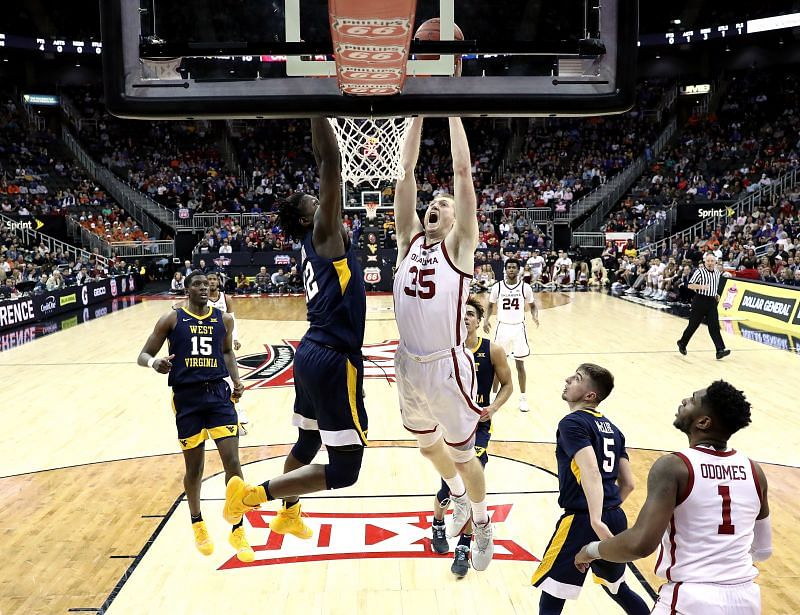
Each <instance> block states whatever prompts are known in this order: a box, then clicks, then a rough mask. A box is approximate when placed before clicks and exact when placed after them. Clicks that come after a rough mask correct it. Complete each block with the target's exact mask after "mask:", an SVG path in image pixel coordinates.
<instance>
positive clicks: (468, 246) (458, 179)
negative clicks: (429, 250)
mask: <svg viewBox="0 0 800 615" xmlns="http://www.w3.org/2000/svg"><path fill="white" fill-rule="evenodd" d="M450 152H451V154H452V156H453V192H454V194H453V196H454V197H455V200H456V222H455V227H454V232H455V239H456V240H457V243H456V245H454V246H453V247H454V248H455V250H454V251H455V252H456V258H458V255H459V254H461V253H462V252H467V253H469V255H470V256H471V255H472V254H473V253H474V252H475V248H477V247H478V216H477V211H478V201H477V198H476V197H475V184H474V183H473V182H472V159H471V157H470V153H469V142H468V141H467V133H466V132H465V131H464V124H462V123H461V118H459V117H451V118H450ZM449 245H450V244H448V246H449Z"/></svg>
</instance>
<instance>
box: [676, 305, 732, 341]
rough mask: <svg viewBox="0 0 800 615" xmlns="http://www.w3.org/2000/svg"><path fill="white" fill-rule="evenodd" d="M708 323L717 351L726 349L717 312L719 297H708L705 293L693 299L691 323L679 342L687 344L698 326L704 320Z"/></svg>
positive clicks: (690, 315) (709, 332)
mask: <svg viewBox="0 0 800 615" xmlns="http://www.w3.org/2000/svg"><path fill="white" fill-rule="evenodd" d="M704 320H705V321H706V324H707V325H708V334H709V335H710V336H711V339H712V340H713V341H714V346H716V347H717V352H719V351H720V350H725V342H723V341H722V335H721V334H720V332H719V314H718V313H717V299H716V297H706V296H704V295H695V296H694V299H692V311H691V312H690V313H689V324H688V325H687V326H686V330H685V331H684V332H683V335H682V336H681V339H680V340H679V343H680V344H681V345H682V346H686V345H687V344H688V343H689V340H690V339H692V336H693V335H694V332H695V331H697V327H699V326H700V324H701V323H702V322H703V321H704Z"/></svg>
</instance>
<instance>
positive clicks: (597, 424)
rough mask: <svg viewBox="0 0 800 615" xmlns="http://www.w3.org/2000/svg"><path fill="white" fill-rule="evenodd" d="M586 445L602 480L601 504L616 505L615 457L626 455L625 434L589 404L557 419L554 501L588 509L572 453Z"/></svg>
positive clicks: (576, 509)
mask: <svg viewBox="0 0 800 615" xmlns="http://www.w3.org/2000/svg"><path fill="white" fill-rule="evenodd" d="M587 446H591V447H592V450H593V451H594V454H595V457H596V459H597V467H598V469H599V470H600V477H601V478H602V481H603V508H612V507H614V506H619V505H620V504H621V503H622V500H621V499H620V496H619V487H618V486H617V476H618V475H619V460H620V459H622V458H625V459H627V458H628V452H627V451H626V450H625V436H623V435H622V432H621V431H620V430H619V429H618V428H617V426H616V425H614V423H612V422H611V421H609V420H608V419H607V418H606V417H605V416H603V415H602V414H601V413H600V412H597V411H595V410H593V409H591V408H584V409H580V410H575V411H574V412H570V413H569V414H568V415H567V416H565V417H564V418H563V419H561V421H560V422H559V423H558V431H556V461H557V462H558V492H559V495H558V505H559V506H561V508H563V509H565V510H568V511H573V512H586V511H588V510H589V505H588V503H587V502H586V496H585V495H584V493H583V487H582V486H581V471H580V468H578V464H577V463H576V461H575V454H576V453H577V452H578V451H579V450H581V449H583V448H585V447H587Z"/></svg>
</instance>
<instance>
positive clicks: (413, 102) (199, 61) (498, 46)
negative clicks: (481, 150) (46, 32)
mask: <svg viewBox="0 0 800 615" xmlns="http://www.w3.org/2000/svg"><path fill="white" fill-rule="evenodd" d="M398 1H399V2H400V3H401V4H402V3H406V4H408V3H409V2H410V5H411V7H412V8H411V13H410V17H409V16H407V18H408V22H407V26H412V27H411V28H410V29H409V28H406V30H407V31H408V32H409V38H410V33H411V32H415V31H416V29H417V28H418V27H419V25H420V24H421V23H423V22H424V21H426V20H428V19H430V18H432V17H438V18H440V20H441V24H442V26H441V33H442V35H441V38H442V40H441V41H416V40H412V41H411V42H410V47H409V48H408V51H406V53H408V56H407V57H408V58H409V59H408V63H407V68H406V74H407V78H405V82H404V84H403V87H402V90H401V91H400V93H397V94H393V95H388V96H379V95H375V96H372V95H361V96H352V95H346V94H344V95H343V94H342V93H341V90H340V87H339V86H338V85H337V79H336V78H335V75H336V63H335V61H334V57H335V56H334V39H333V38H332V35H331V30H332V24H333V23H334V19H333V18H332V17H331V14H330V13H329V9H330V10H335V7H336V6H337V4H338V5H343V4H350V5H358V6H359V7H360V8H361V10H371V9H369V7H370V5H373V6H377V7H378V8H376V9H375V11H376V15H377V14H380V12H381V10H384V13H385V9H386V7H388V6H390V5H391V4H393V3H395V4H396V3H397V2H398ZM329 4H330V6H329ZM599 5H602V6H599ZM637 10H638V6H637V0H604V2H602V3H599V2H596V1H595V0H574V1H569V2H563V0H504V1H503V2H478V0H468V1H466V2H458V3H456V2H455V0H419V1H418V2H413V0H412V1H410V0H384V1H383V2H362V1H361V0H330V2H329V0H302V1H301V0H273V1H271V2H265V1H264V0H193V1H192V2H186V1H185V0H180V1H179V0H102V26H103V45H104V50H103V63H104V74H105V84H106V104H107V106H108V108H109V109H110V110H111V112H112V113H114V114H116V115H120V116H124V117H142V118H254V117H313V116H321V115H324V116H351V117H387V116H410V115H417V114H423V115H431V116H447V115H453V114H458V115H488V116H509V115H524V116H533V115H547V116H552V115H596V114H600V113H616V112H621V111H624V110H626V109H628V108H629V107H630V106H631V105H632V103H633V91H634V81H635V75H634V67H635V56H636V38H637V27H636V24H637ZM453 24H457V25H458V26H459V27H460V28H461V30H462V31H463V33H464V39H465V40H463V41H455V40H453V38H454V37H453V31H454V28H453ZM448 39H449V40H448ZM400 52H401V53H402V52H404V49H403V48H402V47H401V48H400ZM434 53H438V54H439V59H419V58H418V56H419V55H425V56H426V57H430V55H432V54H434ZM454 54H461V55H462V57H463V76H462V77H460V78H457V77H455V76H453V70H454V57H455V55H454ZM422 75H425V76H422Z"/></svg>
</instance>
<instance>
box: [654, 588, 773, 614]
mask: <svg viewBox="0 0 800 615" xmlns="http://www.w3.org/2000/svg"><path fill="white" fill-rule="evenodd" d="M652 612H653V613H654V614H655V615H669V614H677V615H698V614H701V615H761V590H760V589H759V587H758V585H757V584H755V583H753V582H752V581H749V582H747V583H739V584H737V585H720V584H719V583H665V584H664V585H662V586H661V589H660V590H659V592H658V602H656V606H655V608H654V609H653V611H652Z"/></svg>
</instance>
